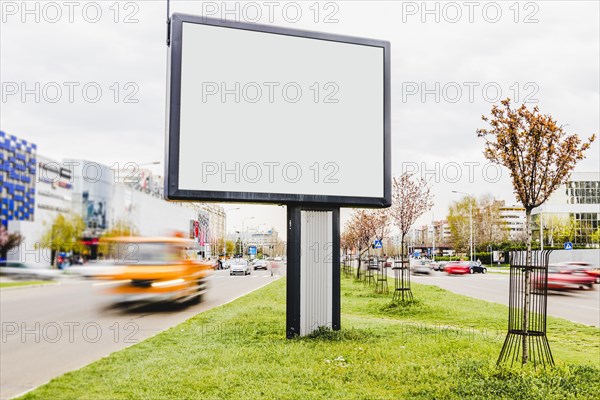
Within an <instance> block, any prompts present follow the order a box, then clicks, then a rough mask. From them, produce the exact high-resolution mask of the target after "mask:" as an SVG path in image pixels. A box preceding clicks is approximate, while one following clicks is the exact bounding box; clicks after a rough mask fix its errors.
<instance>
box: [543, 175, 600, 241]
mask: <svg viewBox="0 0 600 400" xmlns="http://www.w3.org/2000/svg"><path fill="white" fill-rule="evenodd" d="M531 214H532V215H533V216H534V229H535V230H536V232H535V233H534V238H536V237H539V238H543V239H542V240H543V241H544V244H546V245H547V244H550V245H560V244H562V243H555V242H558V241H560V242H563V241H570V242H572V243H573V244H576V245H579V246H584V247H599V243H598V242H599V238H598V236H600V235H599V234H598V233H599V232H598V230H599V228H600V223H599V221H600V172H574V173H573V174H571V177H570V178H569V180H568V181H567V183H565V184H563V185H561V186H559V188H558V189H557V190H556V191H555V192H554V193H553V194H552V195H551V196H550V197H549V198H548V200H547V201H546V202H545V203H544V204H543V205H541V206H540V207H537V208H535V209H533V211H532V212H531ZM540 228H541V229H540ZM540 231H541V233H540ZM538 240H539V239H538Z"/></svg>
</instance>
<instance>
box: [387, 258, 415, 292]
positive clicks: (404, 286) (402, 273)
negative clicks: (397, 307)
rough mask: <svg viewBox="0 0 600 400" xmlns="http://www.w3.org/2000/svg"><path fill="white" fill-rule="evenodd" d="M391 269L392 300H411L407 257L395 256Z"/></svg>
mask: <svg viewBox="0 0 600 400" xmlns="http://www.w3.org/2000/svg"><path fill="white" fill-rule="evenodd" d="M392 269H393V270H394V296H393V297H392V301H398V300H402V301H405V300H412V299H413V294H412V290H410V261H409V259H408V258H405V257H402V256H400V257H395V259H394V266H393V267H392Z"/></svg>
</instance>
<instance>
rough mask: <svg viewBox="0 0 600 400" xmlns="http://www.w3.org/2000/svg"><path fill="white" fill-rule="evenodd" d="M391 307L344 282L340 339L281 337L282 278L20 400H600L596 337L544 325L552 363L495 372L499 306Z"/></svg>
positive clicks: (421, 298) (321, 334)
mask: <svg viewBox="0 0 600 400" xmlns="http://www.w3.org/2000/svg"><path fill="white" fill-rule="evenodd" d="M413 293H414V295H415V298H416V299H418V301H417V302H416V303H414V304H412V305H410V306H409V305H400V306H391V305H390V300H391V294H390V295H388V296H387V297H386V296H382V295H378V294H375V293H373V288H372V287H365V286H364V285H363V284H362V283H357V282H354V280H353V279H348V278H342V326H343V328H342V330H341V331H339V332H331V331H328V330H321V331H318V332H317V333H316V334H315V335H313V337H310V338H298V339H294V340H287V339H286V338H285V279H281V280H279V281H276V282H274V283H272V284H270V285H268V286H266V287H265V288H262V289H260V290H258V291H255V292H253V293H251V294H249V295H247V296H245V297H243V298H241V299H238V300H236V301H234V302H232V303H229V304H226V305H224V306H221V307H218V308H215V309H212V310H210V311H207V312H204V313H201V314H199V315H197V316H195V317H193V318H191V319H190V320H188V321H186V322H184V323H182V324H180V325H178V326H176V327H174V328H171V329H169V330H167V331H165V332H163V333H161V334H159V335H156V336H154V337H152V338H150V339H148V340H145V341H144V342H141V343H139V344H137V345H134V346H132V347H129V348H127V349H124V350H122V351H119V352H116V353H114V354H112V355H110V356H109V357H106V358H103V359H101V360H99V361H97V362H94V363H92V364H90V365H88V366H86V367H84V368H82V369H80V370H78V371H74V372H71V373H67V374H65V375H63V376H61V377H59V378H56V379H54V380H52V381H51V382H50V383H48V384H46V385H44V386H42V387H40V388H38V389H36V390H35V391H33V392H30V393H28V394H26V395H25V396H23V398H25V399H51V398H53V399H103V400H104V399H181V398H186V399H193V398H199V399H230V398H235V399H257V398H265V399H275V398H276V399H320V398H332V399H354V398H356V399H380V398H388V399H403V398H415V399H433V398H438V399H465V398H480V399H495V398H506V399H508V398H510V399H544V400H545V399H551V398H582V399H585V398H590V399H595V398H600V332H599V330H598V329H597V328H593V327H586V326H583V325H579V324H575V323H571V322H568V321H566V320H562V319H558V318H549V319H548V332H549V334H548V337H549V340H550V345H551V346H552V350H553V354H554V358H555V360H556V362H557V366H556V367H555V368H551V369H546V370H545V369H543V368H537V369H534V368H532V367H531V368H530V367H527V368H521V367H520V366H519V367H512V368H510V367H502V368H497V367H496V366H495V361H496V359H497V357H498V354H499V352H500V349H501V347H502V343H503V340H504V337H505V333H506V318H507V312H508V310H507V307H505V306H503V305H499V304H495V303H488V302H484V301H480V300H475V299H472V298H469V297H466V296H461V295H457V294H454V293H451V292H448V291H446V290H443V289H440V288H437V287H434V286H428V285H418V284H414V285H413Z"/></svg>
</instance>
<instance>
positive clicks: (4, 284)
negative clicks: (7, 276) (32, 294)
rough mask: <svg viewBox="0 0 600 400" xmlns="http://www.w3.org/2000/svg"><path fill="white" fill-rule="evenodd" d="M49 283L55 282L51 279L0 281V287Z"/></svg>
mask: <svg viewBox="0 0 600 400" xmlns="http://www.w3.org/2000/svg"><path fill="white" fill-rule="evenodd" d="M50 283H56V282H53V281H19V282H0V288H11V287H20V286H32V285H36V286H37V285H48V284H50Z"/></svg>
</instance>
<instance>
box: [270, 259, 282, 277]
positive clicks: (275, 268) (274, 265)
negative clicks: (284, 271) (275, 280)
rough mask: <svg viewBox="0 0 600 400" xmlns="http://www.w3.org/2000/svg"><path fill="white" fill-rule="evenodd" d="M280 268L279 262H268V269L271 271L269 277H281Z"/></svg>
mask: <svg viewBox="0 0 600 400" xmlns="http://www.w3.org/2000/svg"><path fill="white" fill-rule="evenodd" d="M280 268H281V264H279V261H271V262H269V269H270V270H271V276H273V275H274V274H277V275H280V276H281V272H280Z"/></svg>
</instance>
